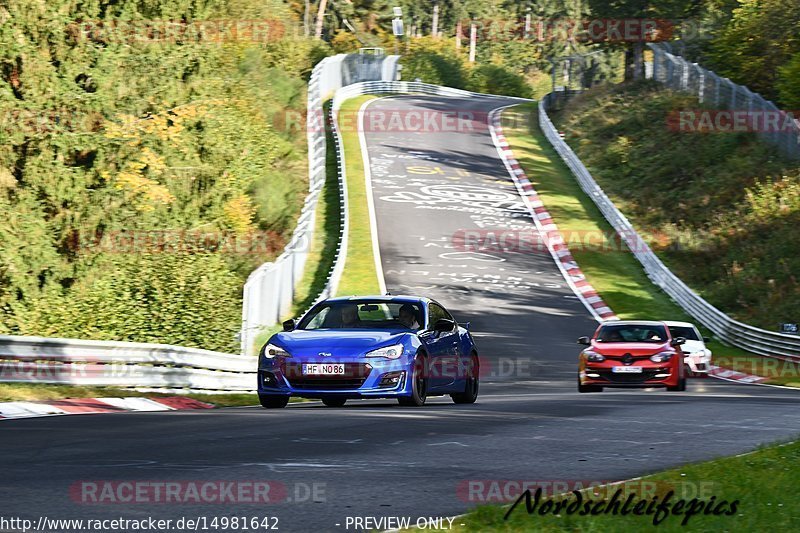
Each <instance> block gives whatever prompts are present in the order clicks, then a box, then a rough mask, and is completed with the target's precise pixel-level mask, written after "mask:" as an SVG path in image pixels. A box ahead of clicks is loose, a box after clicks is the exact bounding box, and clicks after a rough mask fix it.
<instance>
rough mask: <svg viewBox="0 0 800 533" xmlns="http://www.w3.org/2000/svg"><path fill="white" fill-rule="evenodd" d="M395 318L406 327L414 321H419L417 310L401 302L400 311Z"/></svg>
mask: <svg viewBox="0 0 800 533" xmlns="http://www.w3.org/2000/svg"><path fill="white" fill-rule="evenodd" d="M397 318H398V320H399V321H400V323H401V324H403V325H404V326H407V327H411V326H412V325H413V324H414V322H416V323H419V317H417V310H416V309H415V308H414V306H413V305H411V304H403V305H402V306H401V307H400V312H399V314H398V316H397Z"/></svg>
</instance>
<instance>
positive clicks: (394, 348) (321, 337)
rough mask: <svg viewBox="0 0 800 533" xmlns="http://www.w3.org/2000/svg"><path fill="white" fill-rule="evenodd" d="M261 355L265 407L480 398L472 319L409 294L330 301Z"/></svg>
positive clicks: (260, 377)
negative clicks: (461, 320) (314, 401)
mask: <svg viewBox="0 0 800 533" xmlns="http://www.w3.org/2000/svg"><path fill="white" fill-rule="evenodd" d="M283 329H284V331H283V332H281V333H276V334H275V335H273V336H272V337H271V338H270V339H269V342H268V343H267V344H266V345H265V346H264V347H263V348H262V349H261V353H260V354H259V358H258V397H259V399H260V400H261V405H263V406H264V407H267V408H273V407H285V406H286V404H287V403H289V397H290V396H301V397H305V398H319V399H321V400H322V402H323V403H324V404H325V405H327V406H328V407H341V406H343V405H344V404H345V402H346V401H347V400H348V399H349V398H397V400H398V401H399V402H400V404H401V405H408V406H421V405H423V404H424V403H425V399H426V398H427V397H428V396H441V395H445V394H449V395H450V397H451V398H452V399H453V401H454V402H455V403H474V402H475V400H476V399H477V397H478V379H479V370H480V368H479V361H478V351H477V349H476V348H475V342H474V341H473V339H472V335H470V333H469V324H464V325H459V324H458V323H457V322H456V321H455V319H453V316H452V315H451V314H450V313H448V312H447V310H446V309H445V308H444V307H443V306H442V305H441V304H439V303H437V302H435V301H433V300H431V299H429V298H417V297H410V296H364V297H355V296H354V297H346V298H331V299H328V300H325V301H323V302H320V303H319V304H317V305H315V306H314V307H313V308H311V310H310V311H309V312H308V313H306V314H305V316H303V318H301V319H300V321H299V322H297V323H295V321H294V320H289V321H287V322H285V323H284V324H283Z"/></svg>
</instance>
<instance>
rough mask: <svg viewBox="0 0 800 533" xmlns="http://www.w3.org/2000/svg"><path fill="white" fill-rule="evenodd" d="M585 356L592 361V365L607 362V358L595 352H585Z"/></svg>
mask: <svg viewBox="0 0 800 533" xmlns="http://www.w3.org/2000/svg"><path fill="white" fill-rule="evenodd" d="M583 355H585V356H586V360H587V361H590V362H592V363H602V362H603V361H605V360H606V358H605V357H603V356H602V355H600V354H599V353H597V352H595V351H594V350H584V351H583Z"/></svg>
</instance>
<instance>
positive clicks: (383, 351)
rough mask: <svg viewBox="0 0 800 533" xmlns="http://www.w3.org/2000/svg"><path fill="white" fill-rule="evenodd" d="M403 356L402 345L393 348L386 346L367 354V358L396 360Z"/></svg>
mask: <svg viewBox="0 0 800 533" xmlns="http://www.w3.org/2000/svg"><path fill="white" fill-rule="evenodd" d="M401 355H403V345H402V344H395V345H393V346H386V347H385V348H378V349H377V350H372V351H371V352H367V354H366V356H367V357H384V358H386V359H397V358H399V357H400V356H401Z"/></svg>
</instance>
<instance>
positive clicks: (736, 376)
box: [708, 365, 769, 383]
mask: <svg viewBox="0 0 800 533" xmlns="http://www.w3.org/2000/svg"><path fill="white" fill-rule="evenodd" d="M708 375H710V376H714V377H715V378H719V379H724V380H725V381H736V382H738V383H763V382H765V381H767V380H768V379H769V378H765V377H763V376H756V375H755V374H748V373H746V372H739V371H738V370H731V369H730V368H725V367H721V366H714V365H711V370H710V371H709V372H708Z"/></svg>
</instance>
